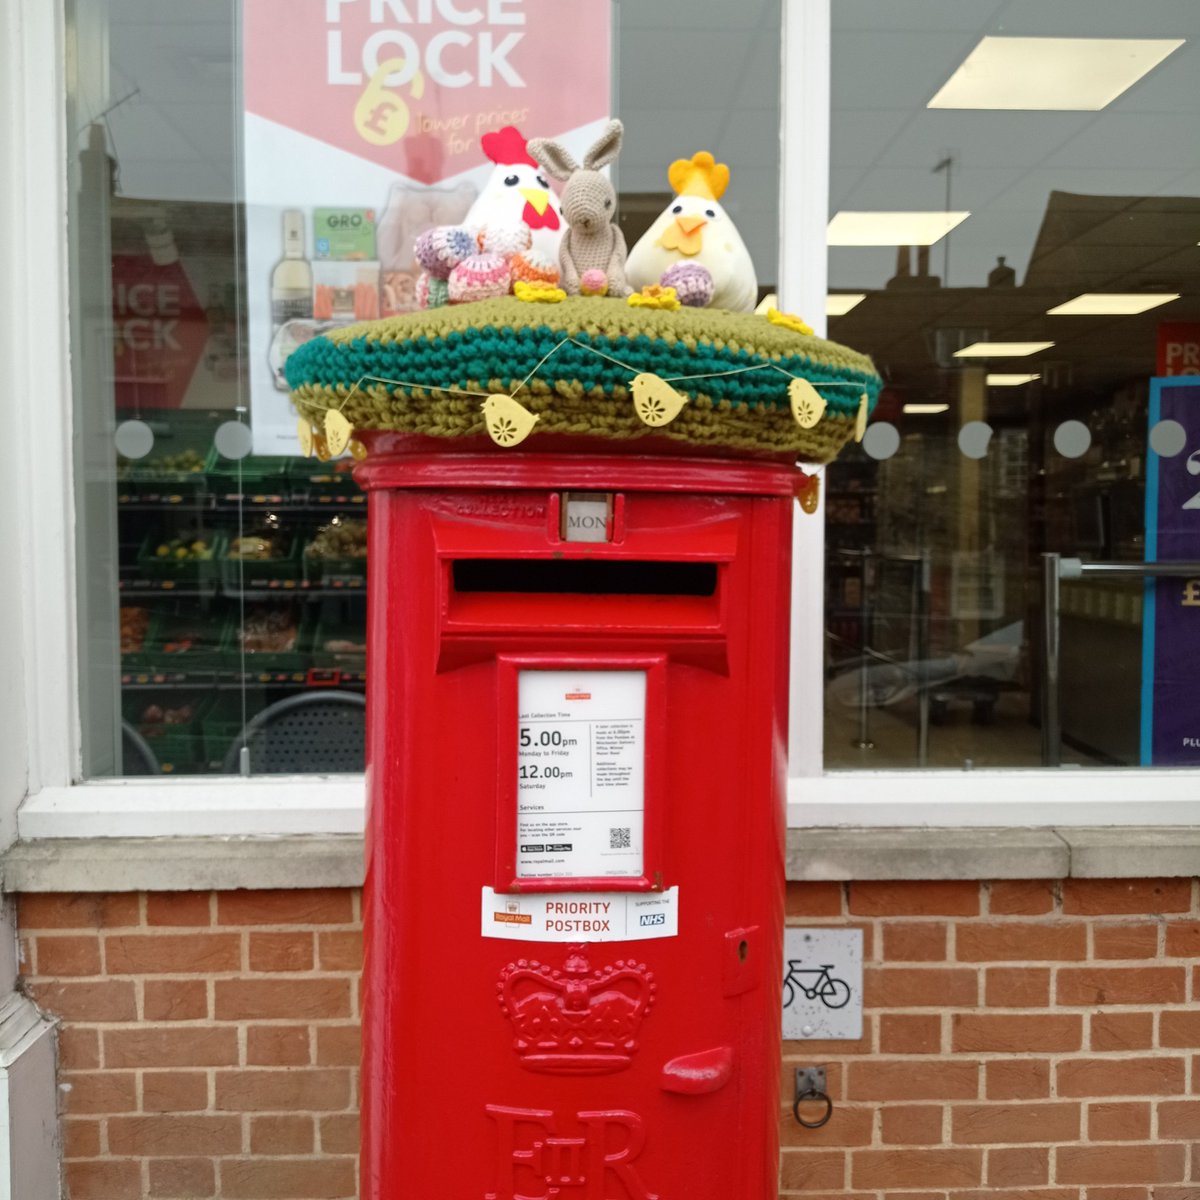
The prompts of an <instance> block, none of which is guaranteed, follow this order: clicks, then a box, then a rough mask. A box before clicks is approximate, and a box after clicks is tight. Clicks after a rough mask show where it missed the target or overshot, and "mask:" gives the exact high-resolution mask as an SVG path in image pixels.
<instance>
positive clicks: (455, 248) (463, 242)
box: [413, 225, 478, 279]
mask: <svg viewBox="0 0 1200 1200" xmlns="http://www.w3.org/2000/svg"><path fill="white" fill-rule="evenodd" d="M477 252H478V247H477V246H476V245H475V239H474V238H473V237H472V236H471V235H470V233H468V232H467V230H465V229H464V228H463V227H462V226H461V225H435V226H434V227H433V228H432V229H427V230H425V232H424V233H423V234H421V235H420V237H418V238H417V241H416V244H415V245H414V246H413V256H414V257H415V258H416V260H417V262H419V263H420V264H421V266H423V267H424V268H425V270H426V271H428V272H429V274H430V275H431V276H433V278H434V279H446V278H448V277H449V275H450V272H451V271H453V270H454V268H455V267H456V266H458V264H459V263H460V262H462V261H463V259H464V258H469V257H470V256H471V255H472V254H475V253H477Z"/></svg>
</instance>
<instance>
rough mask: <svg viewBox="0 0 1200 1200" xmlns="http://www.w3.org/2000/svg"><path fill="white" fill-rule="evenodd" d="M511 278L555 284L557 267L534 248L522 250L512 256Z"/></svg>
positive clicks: (557, 275)
mask: <svg viewBox="0 0 1200 1200" xmlns="http://www.w3.org/2000/svg"><path fill="white" fill-rule="evenodd" d="M512 275H513V279H514V280H515V279H523V280H524V281H525V282H526V283H548V284H551V285H552V286H553V285H556V284H557V283H558V280H559V274H558V267H557V265H556V264H554V263H552V262H551V261H550V260H549V259H548V258H547V257H546V256H545V255H544V254H539V253H538V252H537V251H536V250H523V251H521V253H520V254H514V255H513V258H512Z"/></svg>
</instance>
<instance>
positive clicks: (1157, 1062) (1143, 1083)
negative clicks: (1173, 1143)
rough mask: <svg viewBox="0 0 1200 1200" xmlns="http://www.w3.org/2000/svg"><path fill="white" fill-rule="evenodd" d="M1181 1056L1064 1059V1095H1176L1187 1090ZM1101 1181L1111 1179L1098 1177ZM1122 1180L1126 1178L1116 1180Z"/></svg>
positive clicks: (1061, 1075) (1061, 1065)
mask: <svg viewBox="0 0 1200 1200" xmlns="http://www.w3.org/2000/svg"><path fill="white" fill-rule="evenodd" d="M1184 1065H1185V1064H1184V1061H1183V1059H1181V1058H1122V1059H1118V1060H1113V1059H1110V1058H1080V1059H1072V1060H1068V1061H1065V1062H1060V1063H1059V1064H1058V1068H1057V1079H1056V1082H1057V1086H1058V1094H1059V1095H1060V1096H1172V1095H1178V1094H1179V1093H1180V1092H1182V1091H1183V1090H1184V1084H1183V1080H1184ZM1095 1182H1097V1183H1106V1182H1108V1181H1107V1180H1104V1179H1097V1180H1096V1181H1095ZM1114 1182H1117V1183H1120V1182H1124V1181H1123V1180H1116V1181H1114Z"/></svg>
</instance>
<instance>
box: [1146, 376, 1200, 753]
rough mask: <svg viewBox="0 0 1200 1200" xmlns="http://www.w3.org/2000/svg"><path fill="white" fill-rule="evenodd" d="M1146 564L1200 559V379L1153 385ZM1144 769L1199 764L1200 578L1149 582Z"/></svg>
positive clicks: (1168, 381) (1147, 485)
mask: <svg viewBox="0 0 1200 1200" xmlns="http://www.w3.org/2000/svg"><path fill="white" fill-rule="evenodd" d="M1160 422H1174V424H1173V425H1168V426H1166V427H1165V428H1166V429H1168V430H1169V431H1170V433H1169V435H1168V436H1167V437H1161V436H1160V438H1159V439H1158V452H1157V453H1156V452H1155V450H1154V449H1151V450H1150V451H1149V452H1148V453H1147V455H1146V459H1147V464H1146V561H1147V562H1183V561H1187V562H1196V561H1197V560H1198V559H1200V381H1198V382H1190V381H1185V380H1184V379H1180V378H1173V379H1153V380H1151V382H1150V429H1151V430H1153V429H1154V428H1155V426H1159V434H1160V435H1161V433H1162V431H1163V428H1164V427H1163V426H1162V425H1160ZM1141 757H1142V766H1146V767H1149V766H1155V767H1196V766H1200V578H1197V579H1186V578H1174V579H1147V580H1146V588H1145V603H1144V606H1143V614H1142V755H1141Z"/></svg>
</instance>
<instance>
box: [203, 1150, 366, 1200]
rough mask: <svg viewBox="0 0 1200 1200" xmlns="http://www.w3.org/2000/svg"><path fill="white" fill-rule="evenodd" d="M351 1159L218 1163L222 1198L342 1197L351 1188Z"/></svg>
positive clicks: (295, 1199)
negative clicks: (219, 1164) (219, 1165)
mask: <svg viewBox="0 0 1200 1200" xmlns="http://www.w3.org/2000/svg"><path fill="white" fill-rule="evenodd" d="M354 1188H355V1183H354V1159H353V1158H296V1159H291V1158H266V1159H258V1160H255V1159H246V1160H243V1161H240V1162H223V1163H222V1164H221V1195H222V1196H224V1197H225V1200H345V1197H349V1196H353V1195H354V1194H355V1191H354Z"/></svg>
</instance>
